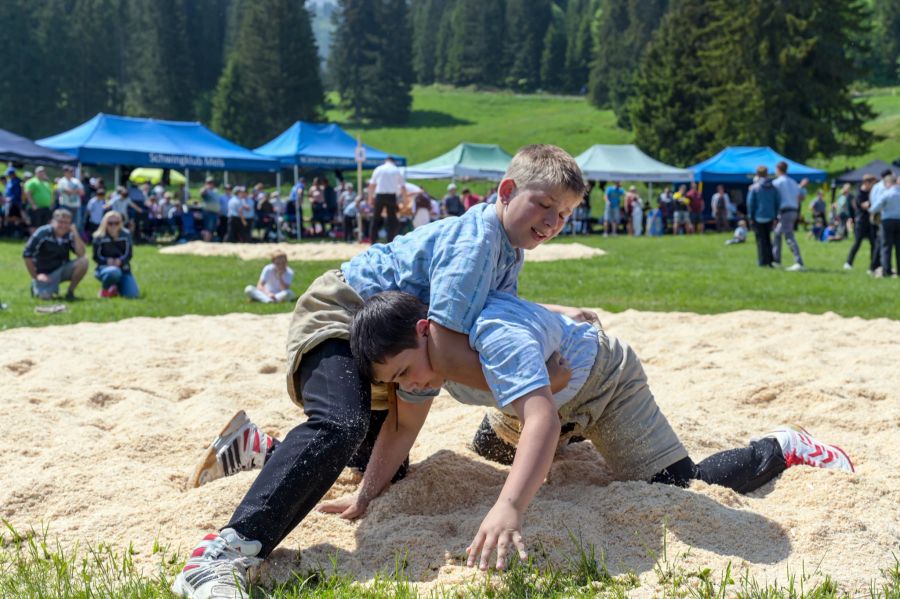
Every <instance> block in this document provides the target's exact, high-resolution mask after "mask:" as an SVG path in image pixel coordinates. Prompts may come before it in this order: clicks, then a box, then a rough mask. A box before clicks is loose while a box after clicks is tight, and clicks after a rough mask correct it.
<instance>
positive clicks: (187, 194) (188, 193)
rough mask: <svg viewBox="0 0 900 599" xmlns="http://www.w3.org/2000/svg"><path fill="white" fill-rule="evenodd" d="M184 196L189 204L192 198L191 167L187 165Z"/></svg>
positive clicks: (185, 201)
mask: <svg viewBox="0 0 900 599" xmlns="http://www.w3.org/2000/svg"><path fill="white" fill-rule="evenodd" d="M182 197H183V198H184V203H185V204H187V203H188V200H190V198H191V169H189V168H187V167H185V169H184V193H183V194H182Z"/></svg>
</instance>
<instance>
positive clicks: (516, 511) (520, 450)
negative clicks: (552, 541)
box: [466, 387, 560, 570]
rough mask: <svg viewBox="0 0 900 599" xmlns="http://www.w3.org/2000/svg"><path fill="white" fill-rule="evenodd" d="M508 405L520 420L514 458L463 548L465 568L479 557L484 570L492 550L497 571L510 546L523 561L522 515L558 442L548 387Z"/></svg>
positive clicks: (524, 555) (501, 567)
mask: <svg viewBox="0 0 900 599" xmlns="http://www.w3.org/2000/svg"><path fill="white" fill-rule="evenodd" d="M512 405H513V407H514V408H515V410H516V414H517V415H518V417H519V419H520V420H521V421H522V435H521V437H520V438H519V445H518V447H517V449H516V457H515V459H514V460H513V464H512V469H511V470H510V472H509V476H507V477H506V483H505V484H504V485H503V489H502V490H501V491H500V496H499V497H498V498H497V502H496V503H495V504H494V507H492V508H491V511H490V512H488V514H487V516H485V518H484V520H483V521H482V522H481V526H480V527H479V529H478V533H477V534H476V535H475V538H474V539H473V540H472V543H471V545H469V547H468V548H467V549H466V553H468V555H469V558H468V565H469V566H474V565H475V562H476V561H477V560H478V556H479V554H480V555H481V559H480V562H479V567H480V568H481V569H482V570H487V569H488V566H489V562H490V559H491V554H492V553H493V552H494V549H495V548H496V549H497V569H498V570H503V569H504V568H506V563H507V552H508V549H509V546H510V545H513V546H514V547H515V548H516V549H517V550H518V552H519V557H521V558H522V559H525V558H527V554H526V552H525V544H524V542H523V541H522V516H523V514H524V513H525V510H526V509H527V508H528V505H529V504H530V503H531V500H532V499H533V498H534V495H535V493H537V490H538V489H539V488H540V486H541V484H542V483H543V482H544V479H545V478H546V477H547V473H548V472H549V471H550V464H551V463H552V462H553V454H554V453H555V452H556V444H557V441H558V440H559V431H560V421H559V415H558V414H557V412H556V405H555V404H554V403H553V395H552V394H551V393H550V388H549V387H542V388H540V389H538V390H536V391H533V392H531V393H529V394H528V395H525V396H523V397H520V398H519V399H517V400H516V401H514V402H513V403H512Z"/></svg>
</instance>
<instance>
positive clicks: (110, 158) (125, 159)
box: [38, 112, 280, 182]
mask: <svg viewBox="0 0 900 599" xmlns="http://www.w3.org/2000/svg"><path fill="white" fill-rule="evenodd" d="M38 143H39V144H41V145H44V146H47V147H48V148H53V149H54V150H59V151H61V152H68V153H70V154H74V155H75V156H76V157H77V158H78V161H79V162H85V163H88V164H110V165H116V166H117V167H118V165H122V164H125V165H129V166H152V167H157V168H183V169H191V168H196V169H203V170H234V171H268V172H276V171H278V170H279V167H280V163H279V162H278V161H277V160H273V159H271V158H269V157H267V156H261V155H259V154H255V153H254V152H251V151H250V150H248V149H246V148H242V147H241V146H239V145H237V144H235V143H233V142H230V141H228V140H227V139H225V138H224V137H220V136H218V135H216V134H215V133H213V132H212V131H210V130H209V129H207V128H206V127H204V126H203V125H201V124H200V123H196V122H194V123H191V122H184V121H160V120H156V119H144V118H135V117H125V116H116V115H111V114H103V113H102V112H101V113H99V114H97V116H95V117H94V118H92V119H91V120H89V121H87V122H85V123H82V124H81V125H78V126H77V127H75V128H74V129H69V130H68V131H65V132H63V133H59V134H57V135H53V136H51V137H45V138H44V139H41V140H38ZM116 180H117V182H118V176H117V179H116Z"/></svg>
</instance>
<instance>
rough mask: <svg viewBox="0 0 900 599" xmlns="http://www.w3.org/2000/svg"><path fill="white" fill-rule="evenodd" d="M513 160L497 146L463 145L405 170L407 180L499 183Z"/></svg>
mask: <svg viewBox="0 0 900 599" xmlns="http://www.w3.org/2000/svg"><path fill="white" fill-rule="evenodd" d="M510 160H512V156H510V155H509V154H508V153H507V152H506V151H505V150H504V149H503V148H501V147H500V146H498V145H496V144H473V143H465V142H464V143H461V144H459V145H458V146H456V147H455V148H453V149H452V150H450V151H449V152H447V153H446V154H442V155H440V156H438V157H437V158H432V159H431V160H429V161H427V162H422V163H421V164H415V165H413V166H408V167H406V169H404V174H405V176H406V178H407V179H459V178H469V179H486V180H488V181H499V180H500V179H502V178H503V174H504V173H505V172H506V169H507V167H509V162H510Z"/></svg>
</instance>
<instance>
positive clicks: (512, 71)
mask: <svg viewBox="0 0 900 599" xmlns="http://www.w3.org/2000/svg"><path fill="white" fill-rule="evenodd" d="M550 4H551V2H550V0H507V2H506V19H505V27H506V29H505V35H504V36H503V46H504V51H505V62H506V69H507V72H506V83H507V85H508V86H509V87H511V88H513V89H520V90H534V89H536V88H537V87H538V86H539V85H540V70H541V50H542V46H543V43H544V36H545V35H546V33H547V27H548V26H549V25H550V18H551V9H550Z"/></svg>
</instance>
